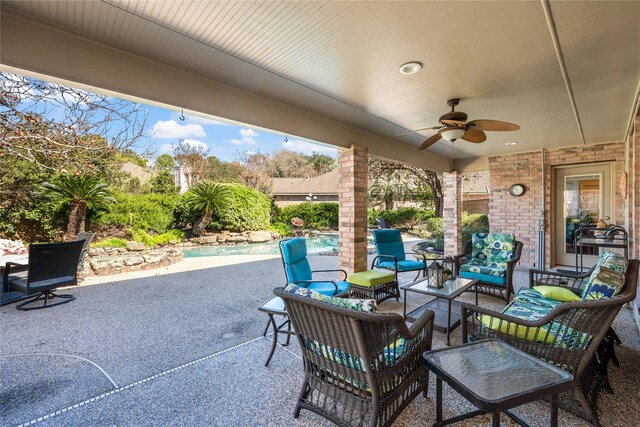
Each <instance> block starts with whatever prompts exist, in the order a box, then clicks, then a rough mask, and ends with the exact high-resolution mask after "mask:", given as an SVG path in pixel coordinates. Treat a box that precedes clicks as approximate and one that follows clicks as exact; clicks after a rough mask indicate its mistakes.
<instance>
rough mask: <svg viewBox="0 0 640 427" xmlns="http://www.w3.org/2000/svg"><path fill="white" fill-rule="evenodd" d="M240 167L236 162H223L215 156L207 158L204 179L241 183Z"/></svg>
mask: <svg viewBox="0 0 640 427" xmlns="http://www.w3.org/2000/svg"><path fill="white" fill-rule="evenodd" d="M241 176H242V166H241V165H240V163H238V162H223V161H221V160H220V159H218V158H217V157H216V156H209V157H207V172H206V178H207V179H208V180H211V181H214V182H225V183H240V182H242V178H241Z"/></svg>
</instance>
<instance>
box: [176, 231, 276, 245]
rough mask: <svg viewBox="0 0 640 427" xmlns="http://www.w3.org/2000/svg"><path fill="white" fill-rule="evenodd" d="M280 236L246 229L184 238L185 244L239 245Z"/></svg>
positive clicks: (269, 232) (274, 233)
mask: <svg viewBox="0 0 640 427" xmlns="http://www.w3.org/2000/svg"><path fill="white" fill-rule="evenodd" d="M278 238H280V235H279V234H278V233H276V232H272V231H245V232H243V233H233V232H229V231H223V232H221V233H211V234H206V235H204V236H201V237H191V238H189V239H184V240H183V246H196V245H206V246H218V245H237V244H243V243H264V242H268V241H270V240H274V239H278Z"/></svg>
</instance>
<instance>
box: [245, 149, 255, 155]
mask: <svg viewBox="0 0 640 427" xmlns="http://www.w3.org/2000/svg"><path fill="white" fill-rule="evenodd" d="M244 154H246V155H247V156H253V155H254V154H258V152H257V151H252V150H247V151H245V152H244Z"/></svg>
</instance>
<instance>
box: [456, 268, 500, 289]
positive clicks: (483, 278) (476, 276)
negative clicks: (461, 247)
mask: <svg viewBox="0 0 640 427" xmlns="http://www.w3.org/2000/svg"><path fill="white" fill-rule="evenodd" d="M460 269H461V270H462V266H460ZM459 277H462V278H464V279H473V280H479V281H480V282H483V283H490V284H492V285H498V286H506V284H507V282H506V278H505V277H500V276H492V275H490V274H481V273H473V272H471V271H460V274H459Z"/></svg>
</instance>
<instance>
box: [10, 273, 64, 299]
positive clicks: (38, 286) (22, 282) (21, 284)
mask: <svg viewBox="0 0 640 427" xmlns="http://www.w3.org/2000/svg"><path fill="white" fill-rule="evenodd" d="M8 283H9V285H10V286H11V288H12V289H13V290H14V291H18V288H22V289H23V291H18V292H22V293H23V294H28V295H31V294H35V293H38V292H43V291H46V290H49V289H55V288H59V287H62V286H73V285H75V284H76V279H75V278H73V277H71V276H64V277H54V278H52V279H46V280H39V281H37V282H31V283H29V279H28V278H27V277H23V278H21V277H18V276H17V275H13V274H12V275H11V276H9V282H8Z"/></svg>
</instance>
